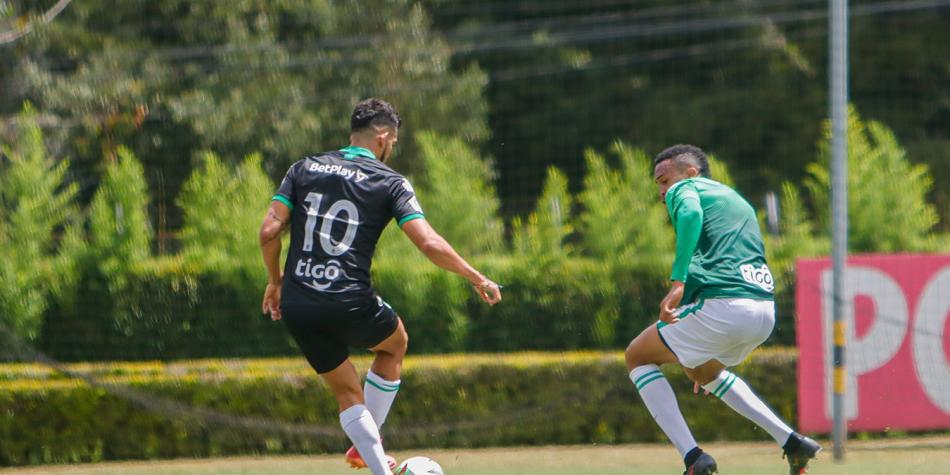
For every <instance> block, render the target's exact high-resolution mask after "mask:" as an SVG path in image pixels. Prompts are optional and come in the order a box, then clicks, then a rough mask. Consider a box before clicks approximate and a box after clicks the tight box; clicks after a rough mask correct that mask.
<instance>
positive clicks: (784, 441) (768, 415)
mask: <svg viewBox="0 0 950 475" xmlns="http://www.w3.org/2000/svg"><path fill="white" fill-rule="evenodd" d="M653 166H654V171H653V177H654V181H656V183H657V185H659V188H660V199H661V200H662V201H663V202H664V203H666V207H667V210H668V211H669V214H670V218H671V220H672V223H673V227H674V228H675V230H676V258H675V260H674V262H673V272H672V275H671V276H670V281H671V288H670V291H669V293H668V294H667V295H666V297H665V298H664V299H663V301H662V302H661V303H660V319H659V321H658V322H657V323H656V324H654V325H650V326H649V327H647V328H646V329H645V330H644V331H643V332H642V333H640V335H639V336H637V337H636V338H635V339H634V340H633V341H632V342H631V343H630V346H629V347H627V351H626V355H625V356H626V361H627V370H628V371H629V372H630V379H631V381H633V383H634V385H636V387H637V391H638V392H639V393H640V397H641V398H643V402H644V404H646V406H647V408H648V409H649V410H650V414H651V415H652V416H653V418H654V419H655V420H656V422H657V424H659V426H660V428H662V429H663V432H665V433H666V435H667V436H668V437H669V438H670V441H672V442H673V445H675V446H676V449H677V450H678V451H679V452H680V455H681V456H682V457H683V461H684V463H685V465H686V471H685V472H684V475H706V474H712V473H716V472H717V471H718V468H717V466H716V461H715V460H714V459H713V458H712V456H710V455H709V454H707V453H705V452H703V451H702V449H700V448H699V446H698V445H697V444H696V441H695V439H693V436H692V434H691V433H690V431H689V428H688V427H687V426H686V422H685V421H684V420H683V416H682V414H681V413H680V410H679V405H678V404H677V402H676V396H675V395H674V394H673V389H672V387H670V384H669V383H668V382H667V381H666V378H664V376H663V373H662V372H661V371H660V368H659V366H658V365H661V364H664V363H679V364H680V365H682V366H683V369H684V371H685V372H686V374H687V375H688V376H689V378H690V379H692V380H693V382H694V383H695V385H694V388H693V390H694V392H698V390H699V387H700V386H701V387H702V388H703V389H704V390H705V391H706V392H707V393H710V394H713V395H714V396H716V397H718V398H719V399H721V400H722V401H723V402H725V403H726V404H727V405H728V406H729V407H731V408H732V409H733V410H735V411H736V412H738V413H739V414H741V415H742V416H744V417H746V418H747V419H749V420H751V421H752V422H755V423H756V424H758V425H759V427H761V428H762V429H764V430H765V431H766V432H768V433H769V435H771V436H772V438H773V439H775V441H776V442H777V443H778V444H779V445H780V446H781V447H782V450H783V452H784V455H783V456H784V457H785V458H787V459H788V463H789V467H790V472H791V473H792V474H793V475H799V474H801V473H805V471H806V470H807V467H808V461H809V460H810V459H812V458H814V457H815V456H816V455H817V454H818V452H819V451H820V450H821V446H819V445H818V444H817V443H816V442H815V441H813V440H811V439H809V438H807V437H804V436H802V435H800V434H798V433H796V432H794V431H792V429H791V428H790V427H789V426H788V425H787V424H785V423H784V422H783V421H782V420H781V419H779V418H778V417H777V416H776V415H775V413H774V412H772V410H771V409H769V408H768V406H766V405H765V403H763V402H762V400H761V399H759V397H758V396H756V395H755V393H753V392H752V390H751V389H750V388H749V386H748V385H747V384H746V383H745V382H744V381H742V379H740V378H739V377H738V376H736V375H735V374H734V373H731V372H729V371H728V370H726V368H727V367H729V366H735V365H737V364H739V363H740V362H742V361H743V360H744V359H745V358H746V357H747V356H748V355H749V353H751V352H752V350H754V349H755V348H756V347H757V346H759V345H761V344H762V342H764V341H765V339H766V338H768V336H769V334H770V333H771V332H772V328H773V327H774V326H775V303H774V301H773V296H772V291H773V289H774V286H775V284H774V282H773V280H772V274H771V272H770V271H769V267H768V265H767V264H766V261H765V247H764V245H763V243H762V236H761V234H760V232H759V224H758V221H757V220H756V216H755V211H754V210H753V209H752V207H751V206H750V205H749V203H747V202H746V201H745V200H744V199H743V198H742V197H741V196H739V194H738V193H736V192H735V190H733V189H732V188H729V187H728V186H726V185H723V184H722V183H718V182H716V181H713V180H712V179H710V177H709V163H708V161H707V159H706V155H705V154H704V153H703V151H702V150H700V149H699V148H698V147H694V146H692V145H675V146H673V147H670V148H668V149H666V150H664V151H662V152H660V154H659V155H657V156H656V158H655V159H654V160H653Z"/></svg>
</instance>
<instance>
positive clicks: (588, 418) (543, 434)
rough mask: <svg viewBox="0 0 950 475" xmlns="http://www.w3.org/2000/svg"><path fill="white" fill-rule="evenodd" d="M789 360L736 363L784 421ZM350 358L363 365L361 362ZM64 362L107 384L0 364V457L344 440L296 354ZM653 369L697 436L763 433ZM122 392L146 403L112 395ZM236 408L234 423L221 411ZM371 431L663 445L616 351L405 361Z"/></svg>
mask: <svg viewBox="0 0 950 475" xmlns="http://www.w3.org/2000/svg"><path fill="white" fill-rule="evenodd" d="M795 359H796V353H795V352H794V350H788V349H774V350H761V351H759V352H757V353H756V354H755V355H754V356H753V357H752V358H751V359H750V360H749V361H747V362H746V363H745V364H743V365H741V366H740V367H739V368H738V369H737V373H738V374H740V375H741V376H742V377H743V378H745V379H746V380H747V381H748V382H749V384H750V385H751V386H752V387H754V388H755V389H756V391H757V392H758V393H759V394H761V395H762V396H763V398H764V399H765V400H766V401H767V402H768V403H769V404H770V405H771V406H772V407H773V408H775V409H776V410H777V411H778V413H779V414H780V415H781V416H782V417H783V418H784V419H786V420H789V421H794V420H795V385H794V384H788V381H794V380H795V378H794V374H795ZM356 363H357V365H358V366H359V367H360V370H361V371H363V370H365V368H366V367H367V365H368V363H369V359H368V358H366V357H360V358H356ZM69 370H70V371H71V372H75V373H79V374H82V375H85V377H88V378H93V379H94V380H95V381H98V382H99V383H101V384H104V385H112V387H110V388H106V387H101V386H100V387H91V386H89V385H88V384H86V383H85V382H82V381H80V380H77V379H73V378H69V377H66V376H64V375H62V374H60V373H56V372H54V371H52V370H50V369H48V368H46V367H43V366H39V365H23V364H19V365H0V408H2V409H0V441H2V443H0V465H33V464H42V463H57V462H95V461H101V460H126V459H155V458H170V457H207V456H219V455H236V454H275V453H282V454H283V453H327V452H330V453H332V452H339V453H342V451H343V450H345V449H346V447H347V442H346V440H345V438H344V436H343V433H342V430H340V429H339V427H338V421H337V410H336V405H335V403H334V401H333V398H332V396H331V395H330V393H329V391H327V390H326V388H324V387H323V384H322V383H321V382H320V381H319V379H318V378H317V377H316V376H315V375H314V374H313V373H312V372H311V370H310V369H309V368H308V367H307V366H306V364H305V362H304V361H303V359H302V358H293V359H276V360H274V359H271V360H204V361H191V362H180V363H171V364H162V363H157V362H149V363H123V364H77V365H71V366H70V367H69ZM664 371H665V373H666V374H667V376H668V377H669V379H670V382H671V384H672V385H673V386H674V387H675V388H676V390H677V392H678V394H679V402H680V405H681V407H682V409H683V413H684V415H685V416H686V418H687V420H688V422H689V423H690V426H691V427H692V429H693V431H694V433H695V435H696V437H697V438H699V439H700V440H720V439H721V440H750V439H767V438H768V436H767V434H765V433H764V432H763V431H761V430H759V429H757V428H756V427H755V426H754V425H753V424H752V423H750V422H748V421H747V420H745V419H743V418H741V417H740V416H738V415H736V414H734V413H733V412H732V411H731V410H729V409H728V408H725V407H724V406H723V405H722V404H721V403H720V402H718V401H716V400H715V399H714V398H712V397H704V396H697V395H693V394H691V392H690V390H691V388H692V385H691V384H690V383H689V381H688V380H687V379H686V378H685V376H684V375H683V374H682V372H681V371H679V370H678V369H675V368H673V367H669V368H666V369H665V370H664ZM129 389H131V390H133V391H134V393H133V394H132V395H131V396H132V397H134V398H139V399H141V398H143V397H144V398H145V399H146V401H145V402H146V403H147V404H146V405H148V406H150V409H149V410H146V409H144V408H143V407H141V406H140V405H138V404H136V403H132V402H130V401H129V399H127V398H124V397H119V396H117V395H116V393H119V392H123V391H128V390H129ZM170 402H173V403H175V404H178V406H176V405H175V404H170ZM209 414H210V416H209ZM235 416H239V417H242V418H243V419H238V420H226V419H227V418H228V417H232V418H233V417H235ZM246 418H251V419H250V422H249V423H248V424H247V425H249V426H250V427H246V426H245V423H247V422H248V421H249V419H246ZM222 419H225V420H222ZM274 426H278V427H277V428H275V427H274ZM383 434H384V436H385V437H386V445H387V447H388V448H391V449H408V448H413V447H484V446H506V445H540V444H587V443H607V444H612V443H627V442H657V441H664V440H665V437H664V436H663V434H662V432H661V431H660V429H659V428H658V427H657V426H656V424H655V423H654V422H653V420H652V418H651V417H650V415H649V413H648V412H647V411H646V409H645V408H644V406H643V404H642V403H641V401H640V400H639V397H638V396H637V394H636V391H635V389H634V387H633V385H632V384H631V383H630V381H629V380H628V379H627V375H626V370H625V368H624V364H623V358H622V355H621V354H619V353H616V352H610V353H591V352H581V353H546V354H540V353H516V354H508V355H492V354H483V355H451V356H432V357H421V356H415V357H410V358H408V359H407V361H406V365H405V368H404V372H403V385H402V390H401V392H400V396H399V397H398V400H397V402H396V404H395V406H394V409H393V412H392V414H391V415H390V417H389V419H388V421H387V423H386V426H385V427H384V428H383Z"/></svg>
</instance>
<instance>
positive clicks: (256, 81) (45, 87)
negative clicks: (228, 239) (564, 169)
mask: <svg viewBox="0 0 950 475" xmlns="http://www.w3.org/2000/svg"><path fill="white" fill-rule="evenodd" d="M142 18H147V19H148V21H142ZM155 25H162V27H155ZM14 52H15V53H16V57H17V58H18V64H17V70H18V71H20V74H19V76H18V78H17V79H18V82H17V83H18V84H22V85H23V87H22V89H23V90H24V94H29V95H31V96H34V97H36V98H37V99H38V101H39V103H41V104H42V107H43V110H44V112H46V113H47V114H48V116H49V121H50V122H51V123H55V124H56V125H57V130H60V131H64V132H62V133H63V139H64V140H65V141H66V142H65V143H66V144H67V146H68V147H69V148H70V149H72V150H75V153H76V155H77V157H78V158H77V164H78V165H79V167H78V170H77V172H78V173H80V174H82V175H84V176H86V177H88V178H89V179H91V180H94V179H95V178H96V177H97V174H96V173H95V169H96V167H97V164H98V161H99V160H100V159H101V157H102V153H103V151H105V152H106V155H107V156H111V154H113V153H114V151H115V150H116V149H117V147H118V145H119V144H127V145H128V146H129V147H130V148H131V149H132V150H133V151H134V152H135V153H136V154H137V156H138V157H140V158H141V159H142V161H143V164H144V165H145V168H146V176H147V177H148V178H149V180H150V185H151V188H152V189H153V190H156V191H157V192H158V193H159V195H158V196H157V201H158V204H159V205H162V204H169V203H167V201H166V200H168V198H167V197H171V196H177V194H178V192H179V191H180V187H181V186H182V185H183V183H184V181H185V180H186V179H187V177H188V176H189V174H190V171H191V166H192V163H191V161H190V160H189V159H190V158H193V157H195V158H197V157H200V151H204V150H214V151H215V152H216V153H218V154H219V156H220V157H223V158H222V159H223V160H225V161H232V160H233V162H232V164H233V165H237V161H238V160H237V158H238V157H242V156H245V155H246V154H248V153H250V152H252V151H255V150H256V151H260V152H261V155H262V164H263V165H264V167H265V169H266V170H267V171H268V172H269V173H270V174H271V176H274V177H276V176H279V175H280V174H281V173H282V172H283V171H284V170H286V167H287V166H288V165H290V163H292V162H294V161H296V160H297V159H299V158H301V157H303V156H304V155H307V154H310V153H314V152H318V151H321V150H332V149H336V148H339V147H340V146H342V145H345V144H344V141H345V140H346V136H347V133H348V125H349V124H348V117H349V114H350V112H351V111H352V107H353V105H354V104H355V103H356V101H358V100H359V99H362V98H364V97H367V96H371V95H376V96H382V97H384V98H387V99H389V100H391V101H392V102H393V103H394V104H395V105H396V107H397V108H398V109H399V110H400V113H401V114H402V115H403V117H404V118H405V119H406V120H405V123H406V127H407V130H410V131H411V130H423V129H431V130H434V131H437V132H439V133H441V134H443V135H447V136H452V137H458V138H461V139H462V140H464V141H465V142H466V143H469V144H470V145H479V144H480V143H481V142H482V141H483V140H484V139H485V138H487V136H488V132H487V127H486V125H485V124H486V120H485V116H486V114H487V106H486V103H485V101H484V100H483V99H482V97H481V91H482V89H483V88H484V87H485V84H486V78H485V75H484V74H483V73H482V72H480V70H479V69H478V68H476V67H474V66H473V67H467V68H465V69H464V70H463V71H461V72H458V73H456V72H453V71H451V70H450V55H451V50H450V48H449V47H448V46H447V45H446V44H445V42H444V41H443V40H441V39H440V38H439V37H438V36H437V35H433V34H432V33H431V31H430V24H429V19H428V16H427V14H426V12H425V11H424V10H423V9H422V8H421V7H420V6H418V5H416V4H415V3H414V2H410V1H408V0H397V1H386V0H374V1H372V2H366V1H362V0H359V1H358V0H344V1H340V2H330V1H328V0H288V1H281V2H271V1H267V0H249V1H240V2H224V3H222V2H187V1H183V0H157V1H151V2H120V1H114V0H112V1H105V2H92V3H83V2H75V3H73V4H72V5H70V7H69V8H68V9H67V10H66V11H64V12H63V14H62V15H61V16H60V17H59V18H57V21H56V22H53V23H51V24H49V25H46V26H45V27H44V28H42V29H41V30H38V31H37V32H36V33H35V34H33V35H30V37H29V40H28V41H26V42H24V43H23V44H22V46H21V48H20V49H17V50H15V51H14ZM401 139H402V140H401V143H400V147H399V149H400V151H399V152H398V153H397V156H396V157H395V159H394V160H395V161H394V163H395V164H396V165H397V166H398V167H400V169H401V170H402V171H404V172H407V173H409V172H413V171H414V167H415V164H414V163H412V162H409V161H406V160H403V159H402V158H401V156H403V155H404V156H407V157H412V156H415V154H416V145H415V142H414V139H413V134H412V133H405V134H404V135H403V137H402V138H401ZM170 214H171V216H169V217H168V219H167V220H163V221H162V222H165V221H167V222H170V223H172V224H171V225H172V226H177V223H179V222H180V219H179V218H180V215H179V214H178V212H177V211H175V210H173V211H172V213H170Z"/></svg>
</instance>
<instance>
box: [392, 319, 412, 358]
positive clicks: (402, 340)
mask: <svg viewBox="0 0 950 475" xmlns="http://www.w3.org/2000/svg"><path fill="white" fill-rule="evenodd" d="M396 331H397V332H399V341H398V342H397V344H396V345H395V348H394V354H395V355H396V356H399V357H400V358H402V357H403V356H405V355H406V351H408V350H409V333H407V332H406V329H405V328H404V327H403V326H402V325H400V326H399V328H397V329H396Z"/></svg>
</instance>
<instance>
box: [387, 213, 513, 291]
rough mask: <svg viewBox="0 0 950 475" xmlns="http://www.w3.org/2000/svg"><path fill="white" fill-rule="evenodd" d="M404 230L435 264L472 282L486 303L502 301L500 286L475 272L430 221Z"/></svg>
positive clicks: (409, 224)
mask: <svg viewBox="0 0 950 475" xmlns="http://www.w3.org/2000/svg"><path fill="white" fill-rule="evenodd" d="M402 230H403V232H405V233H406V235H407V236H409V240H411V241H412V243H413V244H415V245H416V247H417V248H419V250H420V251H422V253H423V254H425V256H426V257H427V258H428V259H429V260H430V261H432V263H433V264H435V265H437V266H439V267H441V268H443V269H445V270H448V271H451V272H454V273H456V274H458V275H460V276H462V277H464V278H466V279H467V280H468V281H469V282H471V283H472V286H473V287H474V288H475V292H476V293H478V296H479V297H481V298H482V300H484V301H485V302H486V303H488V304H489V305H495V304H496V303H498V302H500V301H501V289H500V288H499V287H498V284H496V283H494V282H492V281H491V280H490V279H489V278H488V277H485V276H484V275H482V274H481V273H480V272H478V271H477V270H475V268H474V267H472V266H471V265H470V264H469V263H468V262H466V261H465V259H462V257H461V256H459V255H458V253H457V252H455V249H453V248H452V245H451V244H449V243H448V241H446V240H445V238H443V237H442V236H440V235H439V233H437V232H436V231H435V229H432V226H431V225H429V222H428V221H426V220H424V219H414V220H412V221H409V222H407V223H406V224H404V225H403V227H402Z"/></svg>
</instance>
